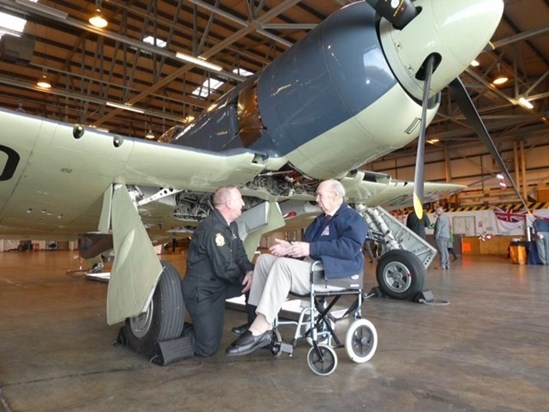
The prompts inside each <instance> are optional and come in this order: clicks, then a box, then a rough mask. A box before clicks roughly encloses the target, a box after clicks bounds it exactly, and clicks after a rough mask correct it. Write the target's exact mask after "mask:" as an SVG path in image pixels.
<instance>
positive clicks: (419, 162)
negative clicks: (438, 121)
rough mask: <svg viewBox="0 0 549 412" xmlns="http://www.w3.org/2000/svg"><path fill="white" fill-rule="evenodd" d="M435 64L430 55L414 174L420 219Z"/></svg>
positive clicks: (416, 205)
mask: <svg viewBox="0 0 549 412" xmlns="http://www.w3.org/2000/svg"><path fill="white" fill-rule="evenodd" d="M434 66H435V56H434V55H430V56H429V57H427V60H426V62H425V80H424V82H423V84H424V86H423V98H422V101H421V124H420V130H419V141H418V145H417V156H416V170H415V174H414V197H413V202H414V211H415V212H416V215H417V217H418V219H421V218H422V217H423V193H424V190H423V188H424V178H423V173H424V172H423V169H424V158H425V135H426V132H427V109H428V106H429V89H430V88H431V76H432V74H433V68H434Z"/></svg>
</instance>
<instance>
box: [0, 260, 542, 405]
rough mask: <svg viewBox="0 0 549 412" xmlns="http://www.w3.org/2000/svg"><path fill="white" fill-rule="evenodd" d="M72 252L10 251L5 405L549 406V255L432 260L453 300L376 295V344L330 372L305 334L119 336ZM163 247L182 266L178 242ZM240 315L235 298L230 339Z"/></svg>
mask: <svg viewBox="0 0 549 412" xmlns="http://www.w3.org/2000/svg"><path fill="white" fill-rule="evenodd" d="M74 255H75V253H74V252H23V253H17V252H7V253H0V313H1V317H0V405H1V407H0V410H3V411H157V410H162V411H181V410H185V411H247V412H248V411H285V412H288V411H290V410H294V411H315V412H318V411H359V410H360V411H362V410H377V411H498V412H500V411H542V410H549V267H547V266H519V265H513V264H511V263H510V261H509V260H508V259H505V258H503V257H465V258H462V259H460V260H459V261H458V262H456V264H454V266H453V267H452V269H451V270H450V271H441V270H435V269H430V270H429V273H428V281H427V286H428V288H429V289H430V290H431V291H432V292H433V293H434V295H435V298H438V299H443V300H447V301H449V305H445V306H443V305H438V306H435V305H426V304H417V303H411V302H403V301H395V300H389V299H379V298H372V299H368V300H367V301H366V302H365V304H364V306H363V315H364V317H366V318H367V319H369V320H371V321H372V322H373V323H374V325H375V326H376V328H377V331H378V334H379V346H378V349H377V352H376V354H375V356H374V357H373V358H372V360H370V361H369V362H367V363H364V364H356V363H353V362H352V361H351V360H350V359H349V358H348V356H347V355H346V352H345V350H344V349H339V350H337V354H338V358H339V365H338V367H337V369H336V370H335V372H334V373H333V374H331V375H330V376H327V377H320V376H317V375H315V374H313V372H312V371H311V370H310V369H309V367H308V366H307V360H306V356H307V351H308V345H307V343H306V342H302V343H301V344H300V345H298V347H297V348H296V350H295V352H294V356H293V357H291V358H290V357H288V356H286V355H284V354H283V355H282V356H281V357H280V358H274V357H273V356H272V355H271V354H270V353H269V352H268V351H265V350H262V351H258V352H256V353H254V354H252V355H250V356H247V357H242V358H229V357H227V356H225V354H224V353H223V351H222V352H221V353H219V354H218V355H217V356H215V357H213V358H209V359H199V358H193V359H190V360H185V361H181V362H178V363H175V364H172V365H169V366H165V367H160V366H156V365H153V364H150V363H149V362H148V361H147V359H145V358H142V357H140V356H138V355H136V354H135V353H133V352H131V351H130V350H128V349H127V348H125V347H115V346H113V342H114V341H115V339H116V336H117V333H118V329H119V327H118V326H107V324H106V321H105V296H106V291H107V285H106V284H104V283H100V282H94V281H89V280H86V279H84V278H82V277H80V276H77V275H72V276H71V275H67V274H66V272H67V270H75V269H78V267H79V261H78V260H77V259H75V257H74ZM167 258H168V260H171V261H173V262H175V264H176V266H178V267H180V268H182V267H183V266H184V258H183V257H182V256H180V255H169V256H168V257H167ZM433 266H435V264H434V265H433ZM368 269H369V272H370V274H369V275H367V280H366V284H367V289H369V288H371V287H373V286H374V285H375V281H374V276H373V275H372V274H371V273H372V272H373V271H372V268H371V266H369V267H368ZM243 319H244V314H243V313H241V312H238V311H234V310H227V322H226V326H225V330H226V332H225V336H224V342H223V344H222V347H223V348H224V347H225V346H226V345H228V344H229V343H230V342H231V341H232V340H233V339H234V338H233V336H232V335H231V334H230V327H231V326H233V325H235V324H240V323H241V322H242V321H243ZM341 327H343V328H344V325H343V326H341V325H340V326H339V328H340V329H341ZM343 331H345V328H344V329H343ZM289 332H293V331H289ZM343 336H344V335H343Z"/></svg>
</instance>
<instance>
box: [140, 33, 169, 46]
mask: <svg viewBox="0 0 549 412" xmlns="http://www.w3.org/2000/svg"><path fill="white" fill-rule="evenodd" d="M143 43H147V44H150V45H152V46H156V47H160V48H162V49H163V48H165V47H166V45H167V44H168V43H167V42H166V41H165V40H162V39H158V38H156V37H153V36H147V37H145V38H144V39H143Z"/></svg>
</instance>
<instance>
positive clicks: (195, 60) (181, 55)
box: [175, 52, 223, 72]
mask: <svg viewBox="0 0 549 412" xmlns="http://www.w3.org/2000/svg"><path fill="white" fill-rule="evenodd" d="M175 57H177V58H178V59H181V60H185V61H187V62H189V63H194V64H196V65H197V66H202V67H205V68H206V69H210V70H215V71H216V72H220V71H221V70H223V68H222V67H221V66H218V65H217V64H213V63H209V62H207V61H206V60H204V59H200V58H197V57H193V56H189V55H188V54H185V53H180V52H177V53H175Z"/></svg>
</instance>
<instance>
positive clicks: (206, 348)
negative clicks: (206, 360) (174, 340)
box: [182, 285, 242, 356]
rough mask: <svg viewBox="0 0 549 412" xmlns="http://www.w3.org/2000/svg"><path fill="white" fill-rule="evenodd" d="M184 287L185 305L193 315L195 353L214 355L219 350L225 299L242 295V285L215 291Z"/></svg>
mask: <svg viewBox="0 0 549 412" xmlns="http://www.w3.org/2000/svg"><path fill="white" fill-rule="evenodd" d="M188 286H190V285H185V286H183V287H182V291H183V299H184V301H185V307H186V308H187V311H188V313H189V315H190V316H191V319H192V322H193V327H192V330H189V329H188V328H187V329H186V333H192V334H194V337H193V347H194V353H195V354H196V355H198V356H213V355H215V354H216V353H217V351H218V350H219V345H220V343H221V337H222V335H223V323H224V319H225V300H227V299H230V298H234V297H237V296H240V295H241V290H242V285H230V286H227V287H225V288H222V289H217V290H215V291H211V290H205V289H201V290H200V291H197V289H196V288H194V287H188Z"/></svg>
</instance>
